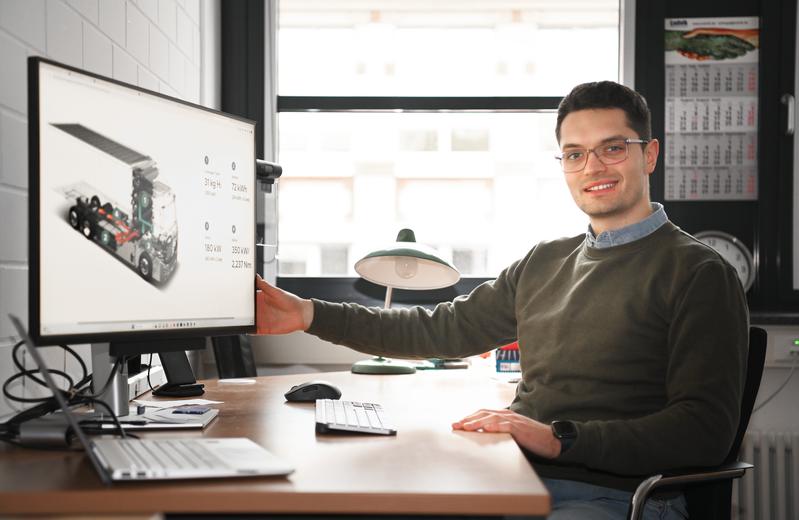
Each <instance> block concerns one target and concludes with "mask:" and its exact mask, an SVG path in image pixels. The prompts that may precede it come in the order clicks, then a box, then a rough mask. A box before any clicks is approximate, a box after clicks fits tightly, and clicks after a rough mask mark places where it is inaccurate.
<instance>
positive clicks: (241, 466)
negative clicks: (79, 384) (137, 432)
mask: <svg viewBox="0 0 799 520" xmlns="http://www.w3.org/2000/svg"><path fill="white" fill-rule="evenodd" d="M9 318H10V319H11V322H12V323H13V324H14V327H15V328H16V329H17V333H18V334H19V337H20V338H21V339H22V340H23V341H24V342H25V345H26V346H27V348H28V352H29V353H30V355H31V357H32V358H33V360H34V362H35V363H36V366H37V367H38V368H39V370H40V372H41V375H42V377H43V378H44V381H45V382H46V383H47V387H48V388H49V389H50V391H52V392H53V396H54V397H55V399H56V401H57V402H58V405H59V407H60V408H61V410H62V411H63V413H64V416H65V418H66V419H67V423H68V424H69V426H70V427H71V428H72V431H73V432H74V433H75V435H76V436H77V438H78V441H79V442H80V444H81V445H83V448H84V450H85V451H86V455H87V456H88V457H89V460H90V461H91V463H92V465H93V466H94V468H95V470H96V471H97V474H98V475H99V476H100V479H101V480H102V481H103V483H105V484H110V483H112V482H116V481H128V480H171V479H189V478H191V479H195V478H223V477H246V476H283V475H288V474H290V473H292V472H293V471H294V468H292V467H291V466H290V465H288V464H287V463H285V462H284V461H282V460H280V459H279V458H277V457H275V456H274V455H272V454H271V453H269V452H268V451H267V450H265V449H264V448H262V447H261V446H259V445H257V444H255V443H254V442H252V441H251V440H249V439H246V438H220V439H213V438H191V439H180V438H170V439H131V438H103V439H90V438H89V437H88V436H87V435H86V434H85V433H84V431H83V430H82V429H81V427H80V425H79V424H78V420H77V418H76V417H75V414H74V413H73V412H72V411H71V410H70V409H69V406H68V405H67V402H66V401H65V399H64V396H63V394H62V392H61V390H59V389H58V387H57V386H56V384H55V382H54V381H53V378H52V376H51V375H50V372H49V371H48V370H47V365H46V364H45V362H44V359H43V358H42V356H41V353H40V352H39V351H38V348H37V347H36V346H35V345H34V344H33V341H31V339H30V337H29V336H28V333H27V332H26V330H25V327H24V326H23V325H22V323H21V322H20V321H19V319H18V318H17V317H16V316H13V315H11V314H9Z"/></svg>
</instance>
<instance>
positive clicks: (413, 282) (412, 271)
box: [352, 229, 461, 374]
mask: <svg viewBox="0 0 799 520" xmlns="http://www.w3.org/2000/svg"><path fill="white" fill-rule="evenodd" d="M355 271H356V272H357V273H358V274H359V275H361V278H364V279H366V280H369V281H370V282H372V283H375V284H378V285H385V286H386V301H385V304H384V308H386V309H389V308H391V293H392V291H393V290H394V289H411V290H426V289H441V288H442V287H449V286H450V285H452V284H454V283H456V282H457V281H458V280H460V277H461V274H460V273H459V272H458V270H457V269H456V268H455V267H454V266H452V264H450V263H449V262H447V261H446V260H444V259H442V258H441V257H439V256H438V253H437V252H436V251H435V250H434V249H433V248H431V247H428V246H425V245H422V244H418V243H417V242H416V236H415V235H414V233H413V231H412V230H410V229H403V230H401V231H400V232H399V234H397V241H396V242H394V243H393V244H391V245H390V246H388V247H386V248H384V249H378V250H377V251H373V252H371V253H369V254H368V255H366V256H364V257H363V258H361V259H360V260H358V262H356V264H355ZM352 371H353V372H354V373H356V374H412V373H413V372H415V371H416V369H415V368H414V367H413V366H412V365H411V364H409V363H405V362H403V361H397V360H392V359H386V358H384V357H376V358H372V359H367V360H364V361H358V362H357V363H355V364H353V365H352Z"/></svg>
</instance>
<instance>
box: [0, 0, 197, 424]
mask: <svg viewBox="0 0 799 520" xmlns="http://www.w3.org/2000/svg"><path fill="white" fill-rule="evenodd" d="M201 1H206V0H136V1H130V0H0V384H2V382H3V381H5V380H6V379H7V378H8V377H9V376H10V375H11V374H12V373H13V372H14V370H13V365H12V362H11V349H10V346H11V345H13V343H14V342H15V338H13V331H12V328H11V324H10V322H9V321H8V318H7V314H8V313H9V312H13V313H14V314H17V315H18V316H20V317H21V318H22V319H23V321H25V322H27V317H28V310H27V305H28V282H27V277H28V265H27V263H28V254H27V233H28V226H27V204H28V200H27V199H28V193H27V191H28V138H27V132H28V123H27V65H26V59H27V57H28V56H36V55H38V56H46V57H48V58H51V59H54V60H56V61H61V62H64V63H66V64H68V65H73V66H75V67H79V68H83V69H87V70H90V71H92V72H95V73H98V74H102V75H105V76H110V77H113V78H115V79H118V80H120V81H125V82H128V83H132V84H135V85H138V86H140V87H143V88H147V89H150V90H155V91H158V92H162V93H165V94H169V95H172V96H176V97H181V98H183V99H186V100H189V101H192V102H195V103H199V102H200V85H201V78H202V77H203V74H202V72H203V71H202V68H203V63H202V62H201V56H202V55H203V53H202V52H201V49H200V45H201V44H202V42H203V38H202V37H201V36H202V35H201V23H200V13H201ZM48 350H51V351H53V352H51V353H50V360H49V362H50V363H51V364H53V365H56V366H58V365H61V366H62V367H63V366H64V363H65V361H64V357H63V355H60V354H59V353H57V352H55V350H56V349H48ZM84 352H85V349H84ZM53 356H55V359H54V358H53ZM72 365H73V363H72V362H71V361H70V362H69V366H72ZM15 390H16V392H15V393H19V392H28V393H29V392H30V391H31V390H30V389H28V388H24V389H23V388H16V389H15ZM14 409H15V407H14V406H12V404H11V403H9V402H8V401H6V400H5V399H4V398H2V397H0V417H2V416H3V415H6V414H8V413H10V412H12V411H13V410H14Z"/></svg>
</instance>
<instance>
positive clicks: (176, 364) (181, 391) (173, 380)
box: [153, 351, 205, 397]
mask: <svg viewBox="0 0 799 520" xmlns="http://www.w3.org/2000/svg"><path fill="white" fill-rule="evenodd" d="M158 356H159V357H160V358H161V366H162V367H163V368H164V373H165V374H166V383H165V384H163V385H161V386H160V387H159V388H156V389H155V390H153V395H157V396H158V397H193V396H197V395H203V394H204V393H205V390H203V388H204V386H205V385H203V384H201V383H198V382H197V380H196V379H194V372H192V370H191V365H190V364H189V358H188V356H186V352H185V351H180V352H162V353H160V354H159V355H158Z"/></svg>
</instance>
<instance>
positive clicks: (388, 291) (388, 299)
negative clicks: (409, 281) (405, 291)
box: [383, 285, 394, 309]
mask: <svg viewBox="0 0 799 520" xmlns="http://www.w3.org/2000/svg"><path fill="white" fill-rule="evenodd" d="M393 290H394V288H393V287H391V286H390V285H387V286H386V301H385V303H383V308H384V309H390V308H391V293H392V291H393Z"/></svg>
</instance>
